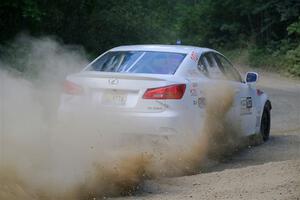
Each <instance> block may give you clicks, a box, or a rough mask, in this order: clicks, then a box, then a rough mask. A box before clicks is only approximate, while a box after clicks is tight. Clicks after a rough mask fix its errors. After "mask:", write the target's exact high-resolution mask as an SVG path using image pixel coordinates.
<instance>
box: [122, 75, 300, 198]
mask: <svg viewBox="0 0 300 200" xmlns="http://www.w3.org/2000/svg"><path fill="white" fill-rule="evenodd" d="M260 75H261V79H260V81H259V83H258V88H261V89H263V90H264V91H266V92H267V93H268V94H269V96H270V98H271V101H272V105H273V110H272V128H271V137H270V140H269V141H268V142H266V143H264V144H261V145H258V146H255V147H248V148H246V149H243V150H241V151H239V152H238V153H236V154H234V155H233V156H232V157H230V158H229V159H226V160H225V161H223V162H221V163H218V164H215V165H214V166H213V167H210V168H209V169H208V170H206V171H205V172H202V173H200V174H197V175H192V176H185V177H178V178H163V179H159V180H151V181H147V182H146V183H145V186H144V187H143V191H141V192H140V193H139V194H137V195H135V196H132V197H122V198H119V199H124V198H125V199H130V200H131V199H145V200H156V199H172V200H176V199H178V200H179V199H205V200H209V199H265V200H268V199H295V200H299V199H300V81H299V80H290V79H287V78H284V77H281V76H280V75H277V74H272V73H266V72H264V73H263V72H261V73H260Z"/></svg>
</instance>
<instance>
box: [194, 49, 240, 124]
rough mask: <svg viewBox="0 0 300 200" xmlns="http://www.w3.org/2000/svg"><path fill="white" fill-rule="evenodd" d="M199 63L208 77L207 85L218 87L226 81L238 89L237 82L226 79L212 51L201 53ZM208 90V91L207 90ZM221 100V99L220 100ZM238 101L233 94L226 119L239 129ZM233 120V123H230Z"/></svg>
mask: <svg viewBox="0 0 300 200" xmlns="http://www.w3.org/2000/svg"><path fill="white" fill-rule="evenodd" d="M200 63H201V64H200V65H199V67H198V68H200V69H201V71H202V72H203V74H205V75H206V76H207V77H208V78H209V79H210V82H209V85H208V86H209V87H211V86H213V87H219V86H222V85H223V83H224V81H225V82H226V83H229V84H230V85H231V86H232V87H233V88H235V89H234V90H238V88H239V84H238V83H237V82H236V81H231V80H227V79H226V78H225V76H224V73H223V72H222V70H221V69H220V68H219V65H218V62H217V60H216V58H215V56H214V53H213V52H206V53H204V54H202V56H201V57H200ZM208 92H210V91H208ZM220 101H222V100H220ZM238 102H239V97H238V96H236V95H235V96H234V103H233V105H232V107H231V108H230V109H229V111H228V113H227V115H226V120H228V121H229V122H230V124H231V125H233V128H234V129H239V127H240V122H237V121H236V119H237V116H238V114H239V113H238V111H239V110H238V107H237V106H238V105H239V104H238ZM232 122H234V123H232Z"/></svg>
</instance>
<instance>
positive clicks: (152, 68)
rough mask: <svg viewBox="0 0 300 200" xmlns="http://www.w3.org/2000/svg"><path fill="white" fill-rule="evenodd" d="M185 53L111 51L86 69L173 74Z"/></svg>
mask: <svg viewBox="0 0 300 200" xmlns="http://www.w3.org/2000/svg"><path fill="white" fill-rule="evenodd" d="M185 56H186V54H182V53H170V52H155V51H111V52H107V53H106V54H104V55H103V56H101V57H99V58H98V59H97V60H95V61H94V62H93V63H92V64H91V66H90V67H89V68H88V69H87V70H90V71H101V72H120V73H147V74H174V73H175V72H176V70H177V68H178V66H179V65H180V64H181V62H182V61H183V59H184V58H185Z"/></svg>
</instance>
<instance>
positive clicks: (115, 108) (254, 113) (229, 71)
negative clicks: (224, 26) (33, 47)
mask: <svg viewBox="0 0 300 200" xmlns="http://www.w3.org/2000/svg"><path fill="white" fill-rule="evenodd" d="M218 80H225V81H226V82H227V83H228V84H230V85H232V87H233V88H234V91H235V98H234V101H235V102H234V103H233V106H232V108H231V110H232V111H231V112H230V115H231V117H230V118H231V119H232V123H233V124H235V125H236V126H237V127H239V128H240V130H241V131H242V133H243V135H245V136H248V135H252V134H262V137H263V139H264V140H267V139H268V138H269V132H270V118H271V116H270V110H271V102H270V100H269V99H268V96H267V95H266V94H265V93H264V92H262V91H261V90H259V89H256V87H255V83H256V81H257V80H258V75H257V73H254V72H248V73H247V74H246V77H245V79H243V78H242V77H241V75H240V73H239V72H238V71H237V70H236V69H235V68H234V67H233V65H232V64H231V63H230V62H229V61H228V59H227V58H226V57H224V56H223V55H222V54H220V53H219V52H217V51H215V50H212V49H208V48H200V47H193V46H181V45H132V46H120V47H116V48H113V49H111V50H109V51H107V52H105V53H103V54H102V55H100V56H99V57H98V58H96V59H95V60H94V61H93V62H91V63H90V64H89V65H88V66H87V67H86V68H84V69H83V70H82V71H81V72H79V73H77V74H72V75H69V76H68V77H67V78H66V82H65V84H64V94H63V95H62V98H61V104H60V114H61V115H62V116H67V115H69V116H73V117H74V115H75V114H73V113H77V115H81V113H82V112H83V107H85V108H87V107H89V108H90V109H91V111H93V112H92V113H93V117H92V116H90V118H93V119H97V120H96V121H97V123H98V126H99V127H100V128H102V129H101V130H103V131H109V132H110V133H112V132H116V133H122V134H126V133H132V134H149V135H173V134H181V133H197V132H199V130H200V129H201V123H199V121H201V119H202V118H203V113H204V112H203V110H204V109H205V106H204V102H205V97H203V93H202V92H201V91H202V89H203V87H204V86H205V85H207V84H213V83H214V82H216V81H218ZM219 101H222V99H220V100H219ZM85 118H89V115H86V116H85ZM104 129H105V130H104Z"/></svg>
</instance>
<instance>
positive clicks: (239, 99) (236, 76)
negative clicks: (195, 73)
mask: <svg viewBox="0 0 300 200" xmlns="http://www.w3.org/2000/svg"><path fill="white" fill-rule="evenodd" d="M214 56H215V60H216V62H217V64H218V67H219V69H220V70H221V71H222V73H223V75H224V76H225V77H226V78H227V79H228V80H229V81H230V82H231V84H232V85H233V86H234V89H235V93H236V99H235V100H236V102H235V103H236V111H237V112H236V117H237V118H236V121H238V123H239V126H240V129H241V131H242V132H243V134H245V135H251V134H253V133H255V126H256V116H255V113H256V107H255V106H254V105H256V104H255V92H256V89H255V88H254V86H251V85H248V84H246V83H245V82H244V81H243V80H242V78H241V76H240V73H239V72H238V71H237V70H236V69H235V68H234V67H233V65H232V64H231V63H230V62H229V61H228V60H227V59H226V58H225V57H224V56H223V55H221V54H218V53H214Z"/></svg>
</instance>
